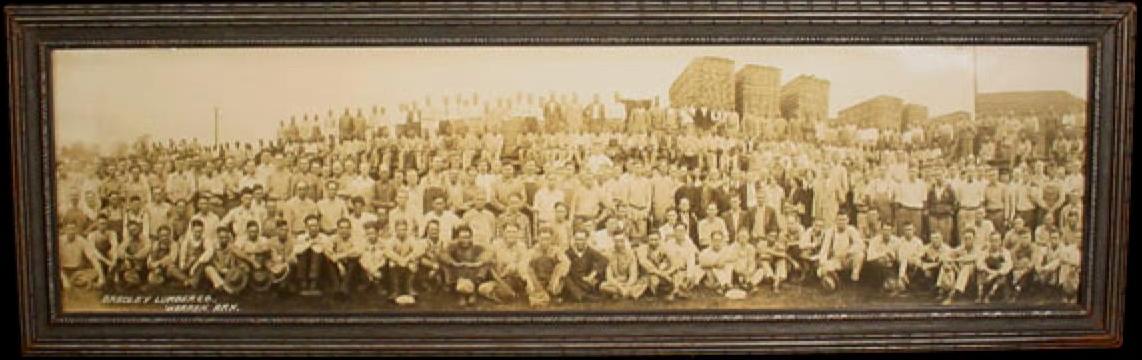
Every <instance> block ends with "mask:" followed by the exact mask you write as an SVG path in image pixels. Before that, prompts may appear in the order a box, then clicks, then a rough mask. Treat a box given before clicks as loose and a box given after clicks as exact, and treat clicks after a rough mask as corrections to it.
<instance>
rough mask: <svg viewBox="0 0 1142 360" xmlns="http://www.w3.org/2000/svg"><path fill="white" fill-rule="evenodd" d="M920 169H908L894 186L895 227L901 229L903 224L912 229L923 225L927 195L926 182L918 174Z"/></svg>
mask: <svg viewBox="0 0 1142 360" xmlns="http://www.w3.org/2000/svg"><path fill="white" fill-rule="evenodd" d="M919 174H920V170H918V169H916V168H915V167H912V168H909V169H908V177H907V178H906V179H905V180H904V181H901V182H900V183H899V184H897V187H896V194H895V200H896V210H895V213H896V228H897V229H898V230H903V228H904V226H905V225H912V227H913V229H919V228H921V227H922V226H923V219H924V218H923V216H924V198H925V197H926V196H927V195H928V184H926V183H925V182H924V180H922V179H920V178H919V177H918V176H919Z"/></svg>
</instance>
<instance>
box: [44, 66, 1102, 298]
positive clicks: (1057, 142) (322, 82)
mask: <svg viewBox="0 0 1142 360" xmlns="http://www.w3.org/2000/svg"><path fill="white" fill-rule="evenodd" d="M50 56H51V66H52V68H51V69H50V70H51V73H52V76H51V95H52V99H53V100H52V103H51V105H50V106H51V107H52V113H53V125H52V127H51V129H50V132H51V136H53V137H54V144H55V149H54V155H53V156H54V161H55V164H56V166H55V169H54V170H55V179H54V180H55V181H54V183H55V185H56V188H55V192H56V193H55V195H56V196H55V199H56V203H55V204H54V205H53V206H54V207H53V208H51V209H53V210H54V211H55V212H56V214H57V217H56V219H57V221H55V222H54V223H52V224H53V226H55V227H57V229H56V231H58V237H57V238H56V241H57V242H58V243H57V244H56V245H55V246H54V249H55V253H54V254H50V256H52V257H53V258H54V262H53V264H54V265H55V270H56V271H58V273H56V274H54V275H53V276H54V278H52V279H50V281H53V282H54V283H55V284H57V286H55V288H56V289H57V290H58V296H59V299H60V301H61V302H60V303H61V306H62V310H63V311H64V312H71V313H156V312H157V313H188V314H195V313H212V314H218V313H233V314H249V313H254V314H289V313H322V312H342V313H343V312H354V313H356V312H361V313H367V312H401V311H474V312H480V311H533V310H542V311H553V310H554V311H585V310H623V311H644V310H697V309H757V310H772V309H885V308H900V307H913V308H915V307H924V308H981V307H983V308H991V307H994V308H1012V307H1027V306H1044V305H1049V306H1054V305H1060V306H1063V305H1074V304H1076V303H1077V302H1078V301H1079V298H1080V294H1082V292H1081V291H1080V285H1081V284H1080V278H1081V269H1082V268H1083V266H1084V265H1083V264H1082V261H1083V259H1086V258H1088V256H1087V254H1084V248H1083V244H1084V234H1085V233H1086V231H1085V230H1084V224H1086V223H1087V221H1086V218H1087V214H1084V211H1085V209H1086V207H1085V206H1084V204H1085V202H1084V194H1085V192H1086V191H1087V189H1088V183H1087V180H1088V179H1085V178H1084V175H1085V174H1088V168H1087V166H1088V165H1087V163H1086V162H1087V159H1088V144H1087V139H1088V134H1089V133H1088V119H1087V113H1088V98H1087V97H1088V93H1089V90H1088V83H1089V78H1088V76H1089V73H1090V68H1089V66H1090V65H1089V64H1088V59H1089V57H1090V54H1088V48H1087V47H1084V46H927V45H925V46H919V45H902V46H870V45H844V46H772V45H766V46H753V45H751V46H589V47H559V46H515V47H513V46H499V47H492V46H483V47H341V48H335V47H275V48H242V47H236V48H121V49H57V50H53V51H52V52H51V54H50Z"/></svg>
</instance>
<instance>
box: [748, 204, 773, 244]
mask: <svg viewBox="0 0 1142 360" xmlns="http://www.w3.org/2000/svg"><path fill="white" fill-rule="evenodd" d="M761 212H765V214H764V218H763V219H758V216H759V215H761ZM778 216H781V215H780V214H778V213H777V212H776V211H774V210H773V208H771V207H768V206H761V205H759V206H758V207H757V208H754V209H753V210H750V212H749V220H750V228H749V231H750V232H751V233H753V235H755V236H756V235H765V234H766V233H768V232H769V231H770V230H774V229H778V228H779V227H780V226H781V225H780V224H781V219H779V218H778ZM762 222H764V223H762Z"/></svg>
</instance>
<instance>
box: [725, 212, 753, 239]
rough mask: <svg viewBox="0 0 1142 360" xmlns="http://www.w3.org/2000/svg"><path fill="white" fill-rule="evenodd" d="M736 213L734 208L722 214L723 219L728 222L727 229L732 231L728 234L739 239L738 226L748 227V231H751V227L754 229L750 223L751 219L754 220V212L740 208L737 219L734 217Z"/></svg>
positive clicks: (731, 237)
mask: <svg viewBox="0 0 1142 360" xmlns="http://www.w3.org/2000/svg"><path fill="white" fill-rule="evenodd" d="M734 214H735V211H732V210H731V211H726V212H725V213H723V214H722V221H725V222H726V230H729V232H730V233H729V234H728V235H729V236H730V239H737V234H738V228H742V227H744V228H746V229H747V230H746V231H749V230H750V229H752V227H751V225H750V224H751V220H752V216H751V215H752V214H751V213H750V212H748V211H745V210H742V209H738V210H737V211H736V214H737V220H736V221H735V219H734Z"/></svg>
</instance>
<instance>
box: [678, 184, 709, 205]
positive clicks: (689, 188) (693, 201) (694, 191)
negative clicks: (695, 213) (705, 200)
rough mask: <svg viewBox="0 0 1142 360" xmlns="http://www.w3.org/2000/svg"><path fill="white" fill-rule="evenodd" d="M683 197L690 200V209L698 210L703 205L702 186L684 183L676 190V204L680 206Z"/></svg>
mask: <svg viewBox="0 0 1142 360" xmlns="http://www.w3.org/2000/svg"><path fill="white" fill-rule="evenodd" d="M683 198H685V199H687V200H690V209H692V210H697V209H698V208H699V207H700V206H702V188H699V187H695V186H694V184H686V185H682V186H681V187H679V188H678V190H675V191H674V205H675V206H678V203H680V202H682V199H683Z"/></svg>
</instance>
